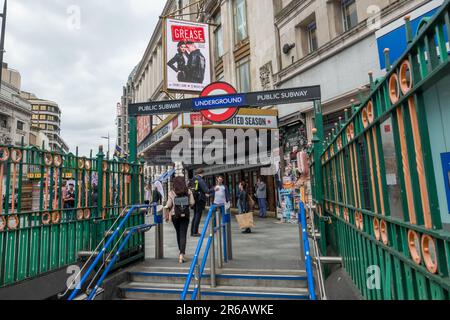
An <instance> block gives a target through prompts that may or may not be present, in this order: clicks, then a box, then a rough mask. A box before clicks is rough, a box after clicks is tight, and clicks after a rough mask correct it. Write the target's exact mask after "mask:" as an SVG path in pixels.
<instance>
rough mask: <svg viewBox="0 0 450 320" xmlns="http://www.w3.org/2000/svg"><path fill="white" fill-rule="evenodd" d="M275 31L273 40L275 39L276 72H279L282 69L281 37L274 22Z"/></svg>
mask: <svg viewBox="0 0 450 320" xmlns="http://www.w3.org/2000/svg"><path fill="white" fill-rule="evenodd" d="M274 26H275V29H276V30H277V31H276V35H275V40H276V45H275V47H276V54H277V73H279V72H280V71H281V69H282V61H281V48H280V46H281V39H280V28H279V27H278V26H277V24H276V23H274Z"/></svg>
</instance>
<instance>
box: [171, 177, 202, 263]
mask: <svg viewBox="0 0 450 320" xmlns="http://www.w3.org/2000/svg"><path fill="white" fill-rule="evenodd" d="M194 204H195V200H194V196H193V194H192V192H191V190H189V189H188V187H187V186H186V182H185V179H184V177H176V178H174V179H173V189H172V190H171V191H170V192H169V194H168V197H167V204H166V206H165V209H166V210H165V220H166V222H170V221H172V223H173V226H174V227H175V232H176V233H177V243H178V249H179V257H178V262H179V263H185V262H186V259H185V255H186V242H187V239H186V238H187V231H188V227H189V216H190V208H192V207H193V206H194Z"/></svg>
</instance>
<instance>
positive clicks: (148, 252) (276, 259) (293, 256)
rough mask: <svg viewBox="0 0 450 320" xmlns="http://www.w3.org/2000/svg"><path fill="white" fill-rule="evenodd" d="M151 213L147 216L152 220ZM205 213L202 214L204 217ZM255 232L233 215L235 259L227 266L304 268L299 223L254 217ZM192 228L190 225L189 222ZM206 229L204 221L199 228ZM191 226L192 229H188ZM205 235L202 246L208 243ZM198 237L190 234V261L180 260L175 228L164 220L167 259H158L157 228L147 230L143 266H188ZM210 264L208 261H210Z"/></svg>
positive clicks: (263, 268) (188, 253)
mask: <svg viewBox="0 0 450 320" xmlns="http://www.w3.org/2000/svg"><path fill="white" fill-rule="evenodd" d="M150 218H151V217H148V219H149V221H150ZM204 218H205V216H204V217H203V218H202V220H204ZM254 221H255V227H254V228H252V233H250V234H243V233H242V232H241V230H240V229H239V227H238V225H237V222H236V219H235V217H234V216H232V221H231V225H232V244H233V260H232V261H230V262H229V263H226V264H224V266H223V267H224V268H238V269H260V270H261V269H262V270H271V269H273V270H303V269H304V264H303V263H302V262H301V261H300V237H299V227H298V225H296V224H290V223H281V222H280V221H279V220H277V219H273V218H266V219H262V218H259V217H255V219H254ZM189 228H190V226H189ZM202 229H203V221H202V224H201V225H200V229H199V230H202ZM189 230H190V229H189ZM206 240H207V239H206V238H205V241H204V246H203V248H202V252H201V254H200V257H203V249H204V247H205V246H206ZM198 241H199V238H195V237H191V236H190V235H188V239H187V249H186V258H187V260H188V261H187V263H186V264H184V265H180V264H178V246H177V242H176V234H175V229H174V227H173V225H172V224H170V223H164V259H163V260H155V230H151V231H150V232H148V233H147V234H146V242H145V243H146V248H145V256H146V258H147V259H146V261H145V262H144V263H143V264H142V266H151V267H179V266H183V267H188V266H189V265H190V262H191V260H192V257H193V256H194V253H195V249H196V247H197V244H198ZM207 267H209V262H208V264H207Z"/></svg>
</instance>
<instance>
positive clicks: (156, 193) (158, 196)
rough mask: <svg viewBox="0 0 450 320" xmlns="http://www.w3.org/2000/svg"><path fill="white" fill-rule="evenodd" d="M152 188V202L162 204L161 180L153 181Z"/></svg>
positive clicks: (162, 190)
mask: <svg viewBox="0 0 450 320" xmlns="http://www.w3.org/2000/svg"><path fill="white" fill-rule="evenodd" d="M152 189H153V190H152V203H156V204H164V199H165V198H164V189H163V187H162V183H161V181H159V180H156V181H155V182H154V183H153V188H152Z"/></svg>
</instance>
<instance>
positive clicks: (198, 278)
mask: <svg viewBox="0 0 450 320" xmlns="http://www.w3.org/2000/svg"><path fill="white" fill-rule="evenodd" d="M201 281H202V279H201V274H200V266H199V264H198V260H197V262H196V264H195V282H196V287H197V297H196V298H197V300H202V290H201Z"/></svg>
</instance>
